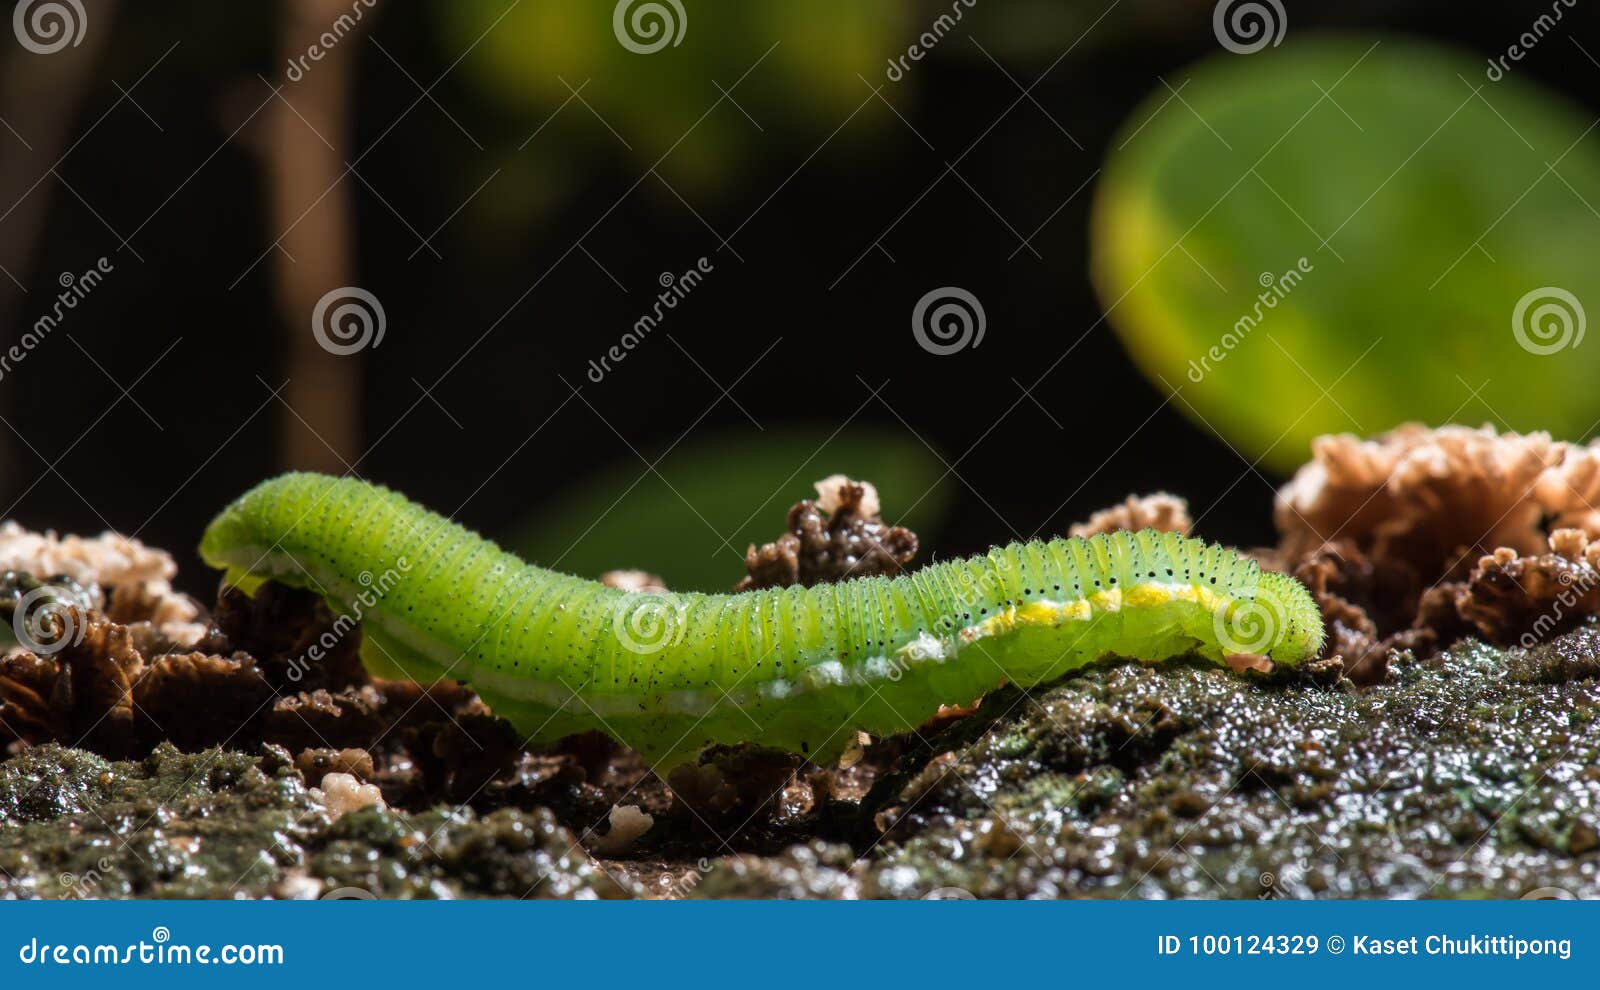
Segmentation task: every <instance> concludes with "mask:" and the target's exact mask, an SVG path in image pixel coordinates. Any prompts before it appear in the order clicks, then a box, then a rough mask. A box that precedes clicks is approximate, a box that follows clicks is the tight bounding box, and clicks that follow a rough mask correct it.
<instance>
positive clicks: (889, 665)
mask: <svg viewBox="0 0 1600 990" xmlns="http://www.w3.org/2000/svg"><path fill="white" fill-rule="evenodd" d="M200 551H201V555H202V556H203V557H204V558H205V559H206V561H207V562H208V563H210V564H211V565H212V566H215V567H219V568H222V569H224V570H225V571H226V573H227V579H228V580H229V581H230V582H233V583H236V584H238V585H240V586H241V587H245V588H247V589H248V588H251V587H253V586H254V585H255V584H259V583H260V582H261V581H262V580H265V579H269V578H270V579H272V580H276V581H279V582H281V583H284V584H289V585H293V586H297V587H303V588H309V589H311V590H313V591H315V592H317V593H319V594H321V595H322V596H323V597H324V598H325V599H326V600H327V601H328V602H329V604H330V605H331V606H332V607H333V608H335V609H336V610H339V611H341V612H343V613H345V614H348V615H352V616H353V617H355V618H357V619H359V620H360V622H361V624H362V630H363V640H362V657H363V660H364V661H365V662H366V663H367V664H368V666H369V669H372V670H373V671H374V672H375V673H379V674H382V675H384V676H389V677H408V678H411V679H413V680H418V681H432V680H438V679H443V678H454V679H458V680H463V681H466V682H468V683H470V684H471V685H472V687H473V688H474V689H475V690H476V691H477V692H478V693H479V694H480V696H482V698H483V699H484V701H485V702H487V703H488V704H489V705H490V707H491V708H492V709H493V710H494V711H495V712H496V713H498V714H500V715H501V716H503V717H505V718H507V719H508V720H509V721H511V722H512V724H513V725H515V726H516V727H517V728H518V730H519V731H521V732H523V733H524V734H526V735H527V736H528V737H529V743H530V745H540V744H544V743H549V742H553V741H555V740H557V739H560V738H561V737H563V736H566V735H570V734H572V733H575V732H582V731H588V730H593V729H599V730H602V731H605V732H608V733H610V734H611V735H613V736H614V737H616V738H617V739H618V740H619V741H621V742H623V743H625V744H627V745H629V746H632V747H633V748H635V749H637V750H639V751H640V753H642V754H643V755H644V757H645V758H646V759H647V760H649V761H650V762H651V764H652V765H654V766H656V767H657V768H658V769H662V770H665V769H670V768H671V767H672V766H674V765H676V764H678V763H681V762H684V761H685V760H687V759H689V758H691V757H692V756H693V755H694V754H696V753H697V752H699V751H700V750H701V749H703V748H705V747H706V746H708V745H711V744H714V743H728V744H732V743H740V742H756V743H759V744H762V745H766V746H771V747H774V748H779V749H785V750H790V751H794V752H800V753H804V754H806V755H808V756H810V757H811V758H812V759H814V760H816V761H818V762H823V763H826V762H828V761H831V760H832V759H834V758H836V757H837V756H838V755H839V754H840V753H841V752H842V751H843V750H844V749H845V747H846V746H847V745H848V744H849V742H850V741H851V740H852V739H853V738H854V733H855V731H856V730H865V731H867V732H871V733H874V734H889V733H895V732H903V731H908V730H910V729H913V728H915V727H916V726H917V725H920V724H921V723H922V722H923V721H925V720H926V719H927V718H928V717H930V716H931V715H932V714H934V712H936V711H937V710H938V707H939V706H940V705H941V704H966V703H969V702H971V701H972V700H973V699H974V698H977V697H978V696H980V695H982V694H984V693H985V692H987V691H990V690H992V689H993V688H994V687H995V686H996V685H997V684H1000V683H1001V682H1003V681H1009V682H1011V683H1015V684H1020V685H1023V686H1030V685H1033V684H1038V683H1041V682H1043V681H1047V680H1051V679H1054V678H1057V677H1060V676H1061V675H1062V674H1064V673H1066V672H1068V671H1070V670H1072V669H1074V668H1077V667H1080V666H1083V665H1084V664H1087V663H1090V662H1093V661H1095V660H1098V659H1101V658H1102V657H1106V656H1110V655H1116V656H1123V657H1128V658H1133V659H1139V660H1144V661H1152V662H1153V661H1159V660H1163V659H1166V658H1169V657H1175V656H1180V655H1184V654H1188V653H1197V654H1199V655H1201V656H1204V657H1207V658H1209V659H1212V660H1215V661H1219V662H1220V661H1222V660H1224V659H1225V658H1226V657H1227V656H1229V655H1231V654H1239V653H1250V654H1262V655H1266V656H1269V657H1270V658H1271V659H1273V660H1274V661H1276V662H1279V663H1286V664H1293V663H1298V662H1299V661H1301V660H1304V659H1306V658H1307V657H1310V656H1314V655H1315V654H1316V653H1317V651H1318V650H1319V649H1320V648H1321V645H1322V635H1323V631H1322V621H1321V617H1320V615H1319V613H1318V611H1317V608H1316V606H1315V604H1314V603H1313V602H1312V600H1311V597H1310V595H1309V594H1308V593H1307V592H1306V590H1305V588H1304V587H1302V586H1301V585H1300V584H1299V583H1298V582H1296V581H1294V580H1293V579H1291V578H1287V577H1284V576H1282V575H1276V574H1270V573H1262V572H1261V571H1260V569H1259V568H1258V567H1257V566H1256V564H1255V563H1254V562H1252V561H1248V560H1246V559H1244V558H1242V557H1240V556H1239V555H1237V554H1235V553H1233V552H1231V551H1229V550H1226V549H1223V548H1222V547H1219V546H1215V545H1213V546H1207V545H1206V544H1204V543H1203V542H1201V541H1199V540H1194V539H1189V538H1186V537H1182V536H1178V535H1175V534H1171V533H1159V532H1156V531H1153V530H1145V531H1141V532H1138V533H1115V534H1112V535H1108V536H1095V537H1092V538H1089V539H1078V538H1073V539H1057V540H1050V541H1048V542H1032V543H1020V544H1012V545H1010V546H1006V547H1000V548H996V549H994V550H991V551H990V552H989V553H988V554H986V555H982V556H978V557H973V558H969V559H967V560H958V561H951V562H948V563H941V564H935V565H930V566H928V567H924V568H922V569H921V570H918V571H916V572H914V573H911V574H907V575H902V576H900V577H896V578H893V579H887V578H862V579H857V580H852V581H844V582H840V583H837V584H827V585H818V586H815V587H810V588H799V587H794V588H780V589H767V590H760V591H752V592H744V593H741V594H632V593H628V592H624V591H621V590H618V589H614V588H608V587H605V586H603V585H601V584H599V583H597V582H594V581H587V580H583V579H581V578H577V577H572V576H569V575H564V574H559V573H556V572H554V571H549V570H546V569H544V568H540V567H536V566H533V565H530V564H527V563H525V562H523V561H521V560H519V559H518V558H516V557H514V556H513V555H511V554H509V553H507V552H505V551H503V550H501V549H500V548H499V547H497V546H496V545H495V544H493V543H492V542H490V541H488V540H485V539H483V538H482V537H480V536H478V535H477V534H475V533H472V532H470V531H469V530H467V529H465V528H463V527H461V526H459V525H457V524H455V523H453V522H450V521H449V520H447V519H445V518H443V517H442V516H439V515H437V514H435V513H433V512H430V511H429V510H427V509H425V508H423V507H421V506H419V505H417V504H415V503H413V502H411V501H409V500H407V499H406V498H404V497H403V496H401V495H399V494H397V493H395V492H392V491H389V490H387V489H384V488H381V487H378V486H375V485H371V484H368V483H366V482H363V481H359V480H355V479H348V478H333V477H328V476H324V475H315V474H289V475H285V476H283V477H280V478H276V479H273V480H270V481H267V482H264V483H262V484H261V485H258V486H257V487H256V488H254V489H252V490H251V491H249V492H247V493H246V494H245V495H243V496H241V497H240V498H239V499H238V500H236V501H235V502H234V503H233V504H231V505H230V506H228V507H227V508H226V509H224V510H223V511H222V513H220V514H219V515H218V516H217V518H216V519H215V520H214V521H213V522H212V523H211V525H210V526H209V527H208V528H207V530H206V533H205V536H204V538H203V539H202V542H201V546H200Z"/></svg>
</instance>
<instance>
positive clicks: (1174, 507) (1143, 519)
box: [1067, 492, 1194, 536]
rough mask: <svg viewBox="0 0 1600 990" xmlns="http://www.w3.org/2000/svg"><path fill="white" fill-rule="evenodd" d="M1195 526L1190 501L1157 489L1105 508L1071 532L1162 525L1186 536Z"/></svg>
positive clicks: (1079, 533) (1084, 533)
mask: <svg viewBox="0 0 1600 990" xmlns="http://www.w3.org/2000/svg"><path fill="white" fill-rule="evenodd" d="M1193 526H1194V520H1193V519H1191V518H1189V503H1188V502H1186V501H1184V500H1183V499H1181V498H1179V497H1178V496H1176V495H1169V494H1167V493H1166V492H1155V493H1154V494H1151V495H1129V496H1128V498H1127V501H1125V502H1122V503H1120V504H1118V505H1113V506H1110V507H1109V508H1105V509H1101V510H1100V511H1099V512H1096V513H1095V514H1093V515H1091V516H1090V517H1089V519H1088V521H1087V522H1081V523H1074V524H1073V526H1072V528H1071V529H1069V530H1068V531H1067V532H1068V535H1070V536H1094V535H1095V534H1096V533H1114V532H1116V531H1117V530H1122V529H1159V530H1161V531H1162V532H1164V533H1182V534H1184V535H1185V536H1187V535H1188V534H1189V530H1190V528H1191V527H1193Z"/></svg>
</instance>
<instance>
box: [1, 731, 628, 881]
mask: <svg viewBox="0 0 1600 990" xmlns="http://www.w3.org/2000/svg"><path fill="white" fill-rule="evenodd" d="M352 780H353V778H352ZM314 889H315V890H326V891H336V890H346V891H349V890H357V891H366V892H369V893H371V894H373V895H376V896H380V897H500V896H504V897H614V896H621V895H623V894H628V893H634V892H635V888H634V887H632V886H627V885H624V884H623V883H620V882H619V881H617V880H613V879H612V878H611V877H610V876H608V875H607V874H606V872H605V871H604V870H603V869H602V868H601V867H600V866H599V865H598V864H597V863H596V862H595V861H594V860H592V859H591V858H590V857H589V856H588V855H587V854H585V853H584V852H583V850H582V848H581V847H579V846H578V845H577V842H576V839H575V838H574V836H573V834H572V832H571V831H569V830H568V829H567V828H566V827H564V826H563V825H561V824H560V823H559V822H557V821H556V819H555V816H554V815H553V814H552V813H551V812H549V811H548V810H544V809H539V810H535V811H533V812H524V811H518V810H513V809H506V810H502V811H497V812H494V813H492V814H488V815H485V816H482V817H480V816H478V815H476V814H474V813H473V812H471V811H461V812H458V813H454V814H452V813H450V812H448V811H446V810H442V809H441V810H435V811H430V812H425V813H422V814H419V815H406V814H402V813H399V812H395V811H391V810H388V809H386V808H383V807H381V806H374V807H366V808H362V809H361V810H355V811H349V812H347V813H346V814H343V815H342V816H339V817H338V818H337V820H335V819H334V816H332V815H330V814H329V813H328V810H327V809H326V808H325V807H324V806H323V805H322V804H321V803H320V802H319V801H318V800H317V799H316V797H315V796H314V795H313V794H312V792H311V790H310V789H309V788H308V787H307V784H306V781H305V779H304V778H303V777H302V775H301V773H300V772H299V771H298V770H296V769H295V765H294V761H293V760H292V759H291V758H290V756H289V754H288V752H287V751H285V750H283V749H282V748H281V747H275V746H273V747H264V748H263V749H262V750H260V751H259V752H258V753H257V754H254V755H251V754H246V753H240V752H229V751H225V750H216V749H210V750H205V751H203V752H199V753H193V754H186V753H180V752H179V751H178V750H177V749H176V748H174V747H173V746H171V745H168V744H163V745H161V746H158V747H157V748H156V749H155V750H154V751H153V752H151V753H150V755H149V756H148V757H146V758H145V759H143V760H138V761H120V762H114V761H110V760H107V759H104V758H102V757H99V756H96V755H94V754H92V753H88V752H85V751H83V750H77V749H68V748H64V747H61V746H56V745H53V744H52V745H45V746H39V747H36V748H33V749H29V750H27V751H25V752H24V753H22V754H21V755H19V756H16V757H13V758H12V759H10V760H7V761H5V762H4V763H0V898H13V897H44V898H84V897H204V898H233V897H270V896H278V897H284V896H292V897H301V896H308V892H310V891H312V890H314ZM319 896H328V895H319ZM341 896H344V895H341Z"/></svg>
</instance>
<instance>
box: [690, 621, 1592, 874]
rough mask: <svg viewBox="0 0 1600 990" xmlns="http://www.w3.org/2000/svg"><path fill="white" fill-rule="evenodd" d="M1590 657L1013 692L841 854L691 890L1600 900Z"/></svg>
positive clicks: (891, 783) (947, 743) (1121, 673)
mask: <svg viewBox="0 0 1600 990" xmlns="http://www.w3.org/2000/svg"><path fill="white" fill-rule="evenodd" d="M1597 656H1600V632H1597V631H1596V629H1595V628H1594V627H1592V626H1591V627H1585V628H1583V629H1580V630H1578V631H1576V632H1574V633H1571V634H1568V635H1566V636H1564V637H1561V638H1559V639H1557V640H1555V641H1553V642H1552V643H1550V644H1549V645H1547V646H1542V647H1539V648H1536V649H1533V650H1526V651H1525V650H1520V649H1513V650H1509V651H1503V652H1502V651H1499V650H1496V649H1494V648H1491V647H1488V646H1485V645H1482V644H1477V643H1462V644H1460V645H1458V646H1457V647H1456V648H1455V649H1453V650H1451V651H1449V652H1447V653H1445V654H1443V655H1441V656H1439V657H1437V658H1434V659H1432V660H1429V661H1423V662H1417V661H1411V660H1409V659H1407V660H1406V661H1405V662H1402V663H1397V664H1395V665H1394V666H1393V668H1392V669H1391V671H1390V675H1389V679H1388V681H1387V682H1386V683H1384V684H1381V685H1378V686H1375V687H1372V688H1370V689H1367V690H1359V691H1358V690H1354V689H1351V688H1350V686H1349V682H1343V683H1342V684H1328V683H1323V682H1319V681H1318V680H1317V679H1316V678H1313V677H1311V676H1308V675H1305V674H1297V673H1293V672H1288V673H1281V674H1280V675H1279V676H1276V677H1274V678H1270V679H1260V678H1251V679H1245V678H1240V677H1236V676H1233V675H1231V674H1229V673H1227V672H1226V671H1223V670H1220V669H1217V668H1214V667H1210V666H1206V665H1201V664H1185V663H1173V664H1166V665H1161V666H1141V665H1136V664H1119V665H1115V666H1103V667H1098V668H1094V669H1090V670H1086V671H1083V672H1081V673H1080V674H1078V675H1076V676H1073V677H1069V678H1067V679H1065V680H1063V681H1061V682H1058V683H1056V684H1055V685H1053V686H1048V687H1044V688H1038V689H1035V690H1034V691H1032V692H1031V694H1030V695H1024V694H1023V693H1022V692H1020V691H1018V690H1015V689H1006V690H1003V691H1000V692H997V693H995V694H994V695H991V696H990V697H989V698H988V699H986V700H985V701H984V703H983V706H982V708H981V709H980V711H979V712H978V714H977V715H976V716H975V717H974V718H972V719H969V720H967V721H966V722H964V723H960V724H958V725H956V726H953V727H951V728H950V729H948V730H946V731H944V732H943V733H941V734H939V735H938V736H936V737H935V738H933V739H932V740H930V742H931V744H932V747H931V752H929V751H923V752H922V753H921V755H920V758H919V759H916V760H910V761H908V762H907V764H906V765H904V766H902V767H901V768H900V770H899V772H898V773H895V774H891V775H889V776H888V777H886V778H885V779H883V780H882V781H880V782H879V784H878V786H877V787H876V788H875V789H874V791H873V793H872V794H871V795H870V796H869V797H868V799H867V801H866V804H865V806H864V807H863V810H862V814H863V816H864V818H866V819H867V821H866V822H864V823H863V824H864V826H866V828H865V831H864V833H863V836H862V838H861V839H860V841H859V842H858V843H857V844H856V847H855V849H854V850H853V855H852V856H850V857H849V858H848V859H846V858H845V857H843V856H842V855H834V856H833V857H832V858H829V857H827V856H823V855H821V854H820V853H819V851H818V847H816V846H815V845H814V844H803V845H796V846H792V847H791V848H789V849H788V850H785V851H783V852H780V853H778V854H777V855H774V856H770V857H763V858H759V859H756V858H751V857H741V858H738V859H723V860H718V861H717V862H716V863H714V865H713V867H712V869H711V871H710V873H709V875H708V876H707V877H706V878H705V880H704V881H703V882H702V883H700V884H699V885H698V886H697V888H696V889H695V891H694V896H697V897H716V896H742V897H798V896H828V897H896V898H908V897H909V898H916V897H926V896H930V895H933V896H940V897H948V896H964V895H965V894H966V893H970V894H972V895H974V896H978V897H1101V898H1119V897H1135V898H1165V897H1230V898H1256V897H1282V898H1290V897H1294V898H1309V897H1319V898H1327V897H1385V898H1396V897H1511V898H1515V897H1520V896H1521V895H1523V894H1524V893H1527V892H1528V891H1529V890H1532V889H1535V888H1539V887H1561V888H1563V889H1566V890H1569V891H1572V892H1574V893H1576V894H1578V895H1579V896H1600V839H1597V838H1596V836H1597V835H1600V831H1597V822H1600V816H1597V813H1596V811H1595V809H1596V808H1600V773H1596V772H1595V771H1594V769H1593V768H1594V767H1595V766H1597V765H1600V732H1596V731H1595V729H1596V721H1597V720H1600V680H1597V677H1600V662H1597V661H1596V659H1595V658H1596V657H1597ZM952 891H955V892H958V893H951V892H952Z"/></svg>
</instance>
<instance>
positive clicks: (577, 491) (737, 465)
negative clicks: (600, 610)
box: [505, 425, 951, 591]
mask: <svg viewBox="0 0 1600 990" xmlns="http://www.w3.org/2000/svg"><path fill="white" fill-rule="evenodd" d="M652 460H654V457H652ZM830 474H846V475H849V476H850V477H852V478H858V479H862V480H866V481H870V482H872V483H873V484H874V485H875V486H876V487H877V489H878V492H879V494H880V497H881V499H882V501H883V517H884V519H885V520H887V521H889V522H892V523H896V524H899V525H903V526H908V527H910V528H911V529H912V530H913V531H914V532H917V533H918V534H920V535H922V536H923V537H924V538H927V537H929V536H931V534H932V532H933V531H934V530H935V529H936V528H937V527H938V525H939V523H940V522H941V521H942V520H943V519H944V517H945V514H946V511H947V510H948V508H949V504H950V496H951V487H950V475H949V474H948V473H947V472H946V471H945V469H944V465H943V464H942V462H941V461H940V460H939V458H938V456H937V455H935V454H934V453H933V452H932V451H930V450H929V449H928V448H927V447H926V446H924V445H923V443H922V442H921V441H919V440H917V439H916V438H914V437H911V436H908V435H906V434H904V433H890V432H886V431H882V430H878V429H872V428H867V427H848V428H844V429H838V430H836V429H835V428H834V427H832V426H822V425H818V426H807V425H769V426H768V427H767V429H766V430H765V431H764V432H756V431H754V430H753V429H748V428H747V429H739V430H724V431H712V430H704V431H701V430H697V431H695V432H694V433H693V434H692V435H691V436H690V437H689V438H688V439H686V440H684V441H683V442H682V443H681V444H679V445H678V446H676V447H674V448H672V449H671V451H670V452H669V453H668V454H667V455H666V457H665V458H664V459H662V460H661V462H660V463H659V464H657V465H656V467H655V470H654V471H652V470H650V469H649V468H648V467H646V465H645V464H644V463H642V462H640V461H639V460H638V459H629V460H628V461H625V462H623V463H620V464H618V465H616V466H614V467H612V468H609V469H607V470H604V471H601V472H599V473H598V474H597V475H595V476H594V477H591V478H588V479H584V480H581V481H579V482H578V483H576V484H574V485H572V486H571V488H570V489H569V490H568V494H566V495H565V496H564V497H562V498H561V499H559V500H558V501H557V502H555V503H554V504H552V505H550V506H549V507H548V508H546V509H544V510H543V511H541V512H540V514H539V515H538V516H537V517H536V518H534V519H533V520H531V521H530V522H529V523H528V524H526V525H525V526H523V527H522V528H521V529H520V530H519V531H518V532H516V533H513V534H512V535H511V536H510V537H509V538H508V539H507V540H506V541H505V543H506V546H507V547H509V548H510V549H512V550H513V551H515V552H517V553H519V554H521V555H522V556H523V557H525V558H526V559H528V560H531V561H533V562H535V563H538V564H543V565H545V566H547V567H554V568H556V569H558V570H561V571H565V572H567V573H571V574H578V575H581V576H584V577H597V576H599V575H600V574H601V573H603V572H605V571H608V570H612V569H615V568H635V567H636V568H641V569H643V570H647V571H651V572H653V573H655V574H658V575H660V576H661V577H662V578H664V579H665V580H666V582H667V585H668V587H670V588H672V589H673V590H675V591H727V590H729V589H731V588H732V587H733V585H734V584H735V582H737V581H738V580H739V579H740V578H741V577H743V576H744V567H743V564H742V561H743V555H744V551H745V548H746V547H747V546H749V544H751V543H765V542H767V541H769V540H772V539H775V538H776V537H777V536H778V535H779V534H780V533H782V532H783V530H784V526H785V520H786V515H787V513H788V511H789V506H791V505H793V504H794V503H795V502H798V501H799V500H800V499H803V498H814V497H815V496H816V491H815V489H814V488H813V487H812V483H813V482H816V481H818V480H820V479H822V478H824V477H827V476H828V475H830ZM724 537H726V543H724V539H723V538H724ZM925 542H926V539H925ZM923 556H924V557H926V556H927V553H926V552H924V554H923Z"/></svg>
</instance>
